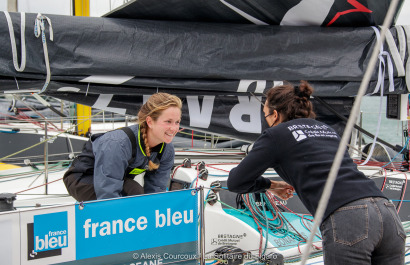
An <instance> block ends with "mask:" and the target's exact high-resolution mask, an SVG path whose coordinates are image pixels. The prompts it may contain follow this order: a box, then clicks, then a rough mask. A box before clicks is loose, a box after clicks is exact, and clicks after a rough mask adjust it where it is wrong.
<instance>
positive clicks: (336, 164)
mask: <svg viewBox="0 0 410 265" xmlns="http://www.w3.org/2000/svg"><path fill="white" fill-rule="evenodd" d="M397 4H398V0H393V1H391V4H390V7H389V9H388V11H387V14H386V17H385V20H384V22H383V26H382V30H381V36H380V39H379V40H378V41H377V44H376V47H378V46H380V43H382V42H383V41H384V38H385V31H386V30H387V26H388V25H390V24H391V21H392V18H393V15H394V12H395V10H396V8H397ZM377 52H378V51H377V49H374V50H373V53H372V55H371V57H370V61H369V65H368V67H367V69H366V72H365V74H364V76H363V79H362V82H361V84H360V87H359V91H358V92H357V96H356V100H355V102H354V104H353V109H352V111H351V115H350V117H349V120H348V122H347V123H346V128H345V131H344V132H343V136H342V139H341V140H340V144H339V148H338V150H337V153H336V156H335V159H334V160H333V164H332V167H331V169H330V172H329V176H328V179H327V181H326V185H325V187H324V190H323V193H322V196H321V198H320V201H319V206H318V209H317V211H316V215H315V219H314V224H313V227H312V233H311V234H310V236H309V240H308V242H307V244H306V251H304V252H303V255H302V262H301V265H305V264H306V262H307V260H308V258H309V254H310V251H311V246H312V244H313V239H314V237H315V235H316V231H317V229H318V227H319V225H320V223H322V219H323V215H324V213H325V210H326V207H327V203H328V201H329V198H330V194H331V193H332V190H333V185H334V183H335V180H336V176H337V173H338V171H339V169H340V165H341V163H342V159H343V157H344V153H345V151H346V146H347V143H348V141H349V138H350V135H351V133H352V129H353V125H354V124H355V122H356V120H357V117H358V114H359V112H360V104H361V102H362V98H363V96H364V94H365V93H366V88H367V87H368V84H369V81H370V77H371V74H372V72H373V69H374V67H375V65H376V62H377V57H378V56H377V55H378V54H377Z"/></svg>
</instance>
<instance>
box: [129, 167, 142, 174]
mask: <svg viewBox="0 0 410 265" xmlns="http://www.w3.org/2000/svg"><path fill="white" fill-rule="evenodd" d="M144 171H145V169H141V168H134V169H133V170H131V172H130V173H129V174H132V175H139V174H141V173H142V172H144Z"/></svg>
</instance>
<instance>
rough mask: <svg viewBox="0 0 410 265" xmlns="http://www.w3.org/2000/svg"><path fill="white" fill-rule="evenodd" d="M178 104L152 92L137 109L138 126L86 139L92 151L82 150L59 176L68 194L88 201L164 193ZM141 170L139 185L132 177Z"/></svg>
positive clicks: (177, 99) (170, 166) (177, 126)
mask: <svg viewBox="0 0 410 265" xmlns="http://www.w3.org/2000/svg"><path fill="white" fill-rule="evenodd" d="M181 108H182V103H181V100H180V99H179V98H178V97H176V96H174V95H170V94H167V93H156V94H154V95H152V96H151V97H150V98H149V99H148V100H147V102H146V103H145V104H144V105H143V106H142V107H141V109H140V111H139V113H138V124H137V125H132V126H129V127H126V129H127V128H129V129H127V130H124V128H123V129H122V130H114V131H110V132H107V133H105V134H104V135H102V136H100V137H98V138H96V139H93V138H91V142H92V148H91V145H90V146H89V148H88V149H91V151H92V153H91V152H90V150H86V151H84V149H86V148H84V149H83V152H82V154H81V155H79V156H78V157H77V158H76V159H75V160H74V161H73V165H72V166H71V167H70V169H69V170H68V171H67V173H66V174H65V175H64V182H65V184H66V187H67V190H68V191H69V194H70V195H71V196H73V197H74V198H75V199H76V200H77V201H89V200H95V199H107V198H116V197H122V196H130V195H138V194H144V193H145V194H146V193H154V192H163V191H165V190H166V187H167V184H168V181H169V177H170V171H171V168H172V166H173V164H174V155H175V152H174V147H173V145H172V143H171V141H172V139H173V138H174V136H175V134H176V133H177V132H178V130H179V123H180V121H181ZM133 141H134V143H133ZM133 146H134V147H135V148H133ZM90 164H91V165H90ZM143 172H145V175H144V187H142V186H141V185H140V184H139V183H138V182H136V181H134V177H135V176H136V175H138V174H141V173H143Z"/></svg>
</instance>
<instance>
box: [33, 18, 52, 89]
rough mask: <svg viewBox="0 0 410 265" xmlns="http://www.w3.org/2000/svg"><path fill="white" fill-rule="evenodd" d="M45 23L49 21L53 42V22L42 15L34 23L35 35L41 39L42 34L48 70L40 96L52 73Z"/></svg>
mask: <svg viewBox="0 0 410 265" xmlns="http://www.w3.org/2000/svg"><path fill="white" fill-rule="evenodd" d="M45 21H47V23H48V26H49V31H50V40H51V41H53V38H54V37H53V27H52V25H51V20H50V19H49V18H48V17H47V16H44V15H42V14H40V13H38V14H37V18H36V20H35V23H34V35H35V36H36V37H37V38H38V37H40V32H41V41H42V43H43V52H44V61H45V63H46V70H47V77H46V82H45V83H44V85H43V88H42V89H41V90H40V92H38V94H41V93H43V92H44V91H45V90H46V88H47V86H48V84H49V83H50V78H51V71H50V62H49V58H48V48H47V41H46V40H47V38H46V34H45V30H46V27H45Z"/></svg>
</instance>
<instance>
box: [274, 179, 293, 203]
mask: <svg viewBox="0 0 410 265" xmlns="http://www.w3.org/2000/svg"><path fill="white" fill-rule="evenodd" d="M268 191H270V192H271V193H273V194H274V195H276V196H278V197H279V198H280V199H282V200H287V199H290V198H292V197H293V192H295V188H293V186H292V185H289V184H288V183H286V182H284V181H273V180H271V181H270V188H269V189H268Z"/></svg>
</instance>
